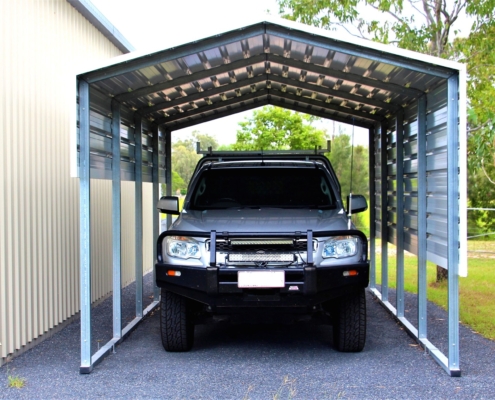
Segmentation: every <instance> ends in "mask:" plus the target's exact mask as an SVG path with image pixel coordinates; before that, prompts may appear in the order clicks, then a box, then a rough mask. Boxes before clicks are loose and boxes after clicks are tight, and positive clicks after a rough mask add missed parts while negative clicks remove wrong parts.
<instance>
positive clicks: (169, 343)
mask: <svg viewBox="0 0 495 400" xmlns="http://www.w3.org/2000/svg"><path fill="white" fill-rule="evenodd" d="M160 331H161V336H162V344H163V347H164V349H165V350H166V351H172V352H180V351H189V350H191V348H192V346H193V343H194V324H193V322H192V318H191V310H190V304H189V300H188V299H187V298H185V297H183V296H179V295H178V294H175V293H172V292H169V291H167V290H165V289H163V288H162V291H161V299H160Z"/></svg>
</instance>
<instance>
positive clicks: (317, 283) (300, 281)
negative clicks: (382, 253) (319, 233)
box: [155, 261, 369, 311]
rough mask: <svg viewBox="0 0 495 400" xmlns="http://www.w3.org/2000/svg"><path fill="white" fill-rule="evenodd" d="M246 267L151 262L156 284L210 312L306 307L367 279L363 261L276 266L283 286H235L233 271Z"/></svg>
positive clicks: (366, 270)
mask: <svg viewBox="0 0 495 400" xmlns="http://www.w3.org/2000/svg"><path fill="white" fill-rule="evenodd" d="M248 270H250V271H252V270H253V269H252V268H251V269H249V268H222V267H217V266H215V267H207V268H197V267H186V266H177V265H168V264H164V263H157V264H156V265H155V272H156V283H157V285H158V286H159V287H163V288H165V289H166V290H169V291H171V292H175V293H177V294H180V295H183V296H185V297H188V298H191V299H193V300H196V301H199V302H201V303H204V304H207V305H208V306H210V307H211V308H212V310H213V311H221V310H222V309H225V310H226V309H229V308H230V309H232V308H252V307H275V308H281V307H288V308H308V307H312V306H315V305H317V304H320V303H323V302H325V301H328V300H331V299H333V298H337V297H340V296H342V295H343V294H345V293H347V292H349V291H351V290H356V289H360V288H364V287H366V286H368V282H369V263H368V262H367V261H366V262H361V263H358V264H351V265H344V266H332V267H315V266H306V267H301V268H277V269H276V270H283V271H284V272H285V286H284V287H282V288H270V289H265V288H263V289H243V288H239V287H238V281H237V275H238V274H237V273H238V271H248ZM257 270H259V269H257ZM170 271H174V273H173V274H171V273H170ZM349 271H353V272H352V273H349Z"/></svg>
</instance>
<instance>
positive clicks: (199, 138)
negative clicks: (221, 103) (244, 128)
mask: <svg viewBox="0 0 495 400" xmlns="http://www.w3.org/2000/svg"><path fill="white" fill-rule="evenodd" d="M197 142H200V143H201V148H202V149H207V148H208V147H212V148H213V150H216V148H217V147H218V142H217V140H216V139H215V137H213V136H211V135H209V134H207V133H201V132H199V131H194V132H192V134H191V136H190V137H185V138H183V139H180V140H177V141H175V142H174V143H173V144H172V171H175V172H176V173H177V176H179V177H180V178H181V179H182V180H183V187H180V188H179V189H185V188H187V186H189V181H190V180H191V177H192V174H193V173H194V169H195V168H196V164H197V163H198V160H199V159H200V157H201V156H200V155H199V154H197V152H196V143H197ZM172 174H173V173H172ZM172 185H174V179H172ZM172 187H174V186H172Z"/></svg>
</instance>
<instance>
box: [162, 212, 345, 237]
mask: <svg viewBox="0 0 495 400" xmlns="http://www.w3.org/2000/svg"><path fill="white" fill-rule="evenodd" d="M347 227H348V225H347V216H346V215H345V212H344V211H343V210H342V209H337V210H325V211H323V210H309V209H280V208H261V209H235V208H232V209H227V210H205V211H195V210H189V211H187V212H182V214H181V215H180V217H179V218H178V219H177V220H176V221H175V222H174V224H173V225H172V227H171V228H170V229H173V230H182V231H200V232H210V231H212V230H215V231H217V232H232V233H233V232H260V233H261V232H264V233H266V232H305V231H307V230H308V229H311V230H313V231H327V230H346V229H347Z"/></svg>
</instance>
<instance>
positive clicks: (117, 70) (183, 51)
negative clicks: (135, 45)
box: [80, 24, 265, 83]
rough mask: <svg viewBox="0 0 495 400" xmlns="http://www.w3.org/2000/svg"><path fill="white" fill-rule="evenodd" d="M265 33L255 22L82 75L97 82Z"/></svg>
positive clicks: (92, 81)
mask: <svg viewBox="0 0 495 400" xmlns="http://www.w3.org/2000/svg"><path fill="white" fill-rule="evenodd" d="M264 33H265V24H255V25H251V26H248V27H245V28H243V29H239V30H236V31H235V32H228V33H225V34H223V35H216V36H212V37H209V38H207V39H204V40H199V41H197V42H194V43H188V44H184V45H181V46H179V47H176V48H173V49H168V50H164V51H159V52H156V53H153V54H150V55H148V56H146V57H139V58H135V59H133V60H128V61H126V62H121V63H119V64H115V65H111V66H109V67H105V68H101V69H99V70H96V71H92V72H89V73H87V74H83V75H82V76H80V79H84V80H85V81H86V82H88V83H95V82H98V81H102V80H105V79H110V78H115V77H116V76H119V75H121V74H126V73H128V72H133V71H136V70H139V69H143V68H148V67H151V66H153V65H155V64H161V63H164V62H167V61H171V60H176V59H178V58H181V57H186V56H189V55H191V54H193V53H199V52H201V51H205V50H208V49H211V48H213V47H220V46H225V45H229V44H232V43H233V42H236V41H240V40H244V39H249V38H251V37H253V36H260V35H263V34H264Z"/></svg>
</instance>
